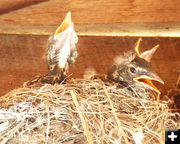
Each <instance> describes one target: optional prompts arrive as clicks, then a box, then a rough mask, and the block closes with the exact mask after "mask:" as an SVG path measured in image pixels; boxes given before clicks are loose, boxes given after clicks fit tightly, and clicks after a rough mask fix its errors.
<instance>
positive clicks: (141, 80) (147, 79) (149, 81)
mask: <svg viewBox="0 0 180 144" xmlns="http://www.w3.org/2000/svg"><path fill="white" fill-rule="evenodd" d="M134 80H135V81H136V82H139V83H141V84H143V85H145V86H147V87H149V88H151V89H153V90H155V91H156V92H157V93H161V92H160V91H159V89H158V88H157V87H156V86H155V85H154V84H153V83H152V80H154V81H158V82H160V83H162V84H164V81H163V80H162V79H161V78H160V77H159V76H157V75H154V76H152V77H148V76H140V77H137V78H134Z"/></svg>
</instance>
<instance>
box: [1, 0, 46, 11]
mask: <svg viewBox="0 0 180 144" xmlns="http://www.w3.org/2000/svg"><path fill="white" fill-rule="evenodd" d="M43 1H47V0H13V1H12V0H11V1H10V0H3V1H2V0H1V1H0V14H3V13H8V12H10V11H14V10H17V9H21V8H24V7H27V6H30V5H32V4H37V3H39V2H43Z"/></svg>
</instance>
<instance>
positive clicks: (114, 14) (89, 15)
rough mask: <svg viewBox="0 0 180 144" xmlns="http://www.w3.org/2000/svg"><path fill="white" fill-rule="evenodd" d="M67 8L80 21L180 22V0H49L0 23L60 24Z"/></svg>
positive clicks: (6, 16) (8, 15)
mask: <svg viewBox="0 0 180 144" xmlns="http://www.w3.org/2000/svg"><path fill="white" fill-rule="evenodd" d="M68 11H71V12H72V19H73V21H74V22H75V23H80V24H97V23H121V22H125V23H126V22H163V23H165V22H180V4H179V0H172V1H169V0H156V1H152V0H146V1H144V0H121V1H120V0H106V1H104V0H92V1H87V0H73V1H70V0H66V1H65V0H50V1H47V2H43V3H39V4H36V5H32V6H29V7H26V8H23V9H19V10H16V11H12V12H8V13H5V14H3V15H0V25H7V24H8V25H58V24H59V23H60V22H61V21H62V20H63V18H64V17H65V15H66V13H67V12H68Z"/></svg>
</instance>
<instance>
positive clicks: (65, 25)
mask: <svg viewBox="0 0 180 144" xmlns="http://www.w3.org/2000/svg"><path fill="white" fill-rule="evenodd" d="M77 42H78V37H77V35H76V33H75V31H74V23H73V22H72V21H71V13H70V12H68V14H67V16H66V18H65V19H64V21H63V22H62V24H61V25H60V26H59V27H58V28H57V30H56V31H55V33H54V35H53V36H52V37H50V42H49V48H48V51H47V65H48V69H49V71H50V72H49V73H48V74H47V75H45V76H43V77H42V78H41V79H40V81H41V82H44V83H51V84H54V83H56V82H58V83H60V82H62V81H63V80H64V79H65V77H66V72H67V70H68V68H69V67H70V66H71V65H72V64H73V63H74V62H75V60H76V58H77V49H76V44H77Z"/></svg>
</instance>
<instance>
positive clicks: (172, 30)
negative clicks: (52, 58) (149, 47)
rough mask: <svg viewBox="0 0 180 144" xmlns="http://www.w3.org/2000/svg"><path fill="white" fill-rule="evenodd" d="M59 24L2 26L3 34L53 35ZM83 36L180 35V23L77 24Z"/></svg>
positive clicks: (76, 28) (79, 32)
mask: <svg viewBox="0 0 180 144" xmlns="http://www.w3.org/2000/svg"><path fill="white" fill-rule="evenodd" d="M57 27H58V25H57V26H19V25H16V26H9V25H3V26H1V29H0V33H1V34H31V35H51V34H52V33H53V32H54V31H55V30H56V28H57ZM75 30H76V33H77V34H78V35H81V36H137V37H157V36H158V37H159V36H162V37H167V36H168V37H180V23H117V24H112V23H108V24H75Z"/></svg>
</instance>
